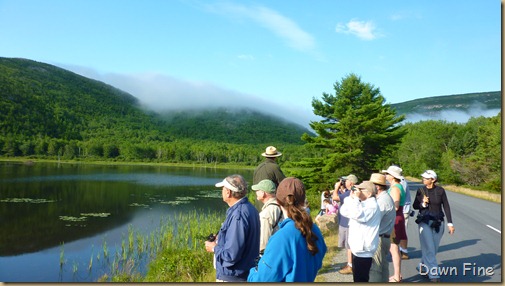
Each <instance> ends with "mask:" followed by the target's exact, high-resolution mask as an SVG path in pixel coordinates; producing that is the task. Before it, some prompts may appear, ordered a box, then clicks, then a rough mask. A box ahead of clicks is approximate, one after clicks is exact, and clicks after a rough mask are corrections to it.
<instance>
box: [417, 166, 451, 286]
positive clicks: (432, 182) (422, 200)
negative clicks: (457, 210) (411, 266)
mask: <svg viewBox="0 0 505 286" xmlns="http://www.w3.org/2000/svg"><path fill="white" fill-rule="evenodd" d="M421 177H422V178H423V185H424V186H423V187H422V188H419V189H418V190H417V193H416V197H415V200H414V203H413V205H412V206H413V207H414V209H416V210H419V214H418V218H417V219H416V223H418V224H419V225H418V227H419V241H420V242H421V255H422V257H421V264H420V265H419V273H420V274H421V271H422V272H423V273H428V276H429V278H430V280H431V281H432V282H439V281H440V275H439V273H438V269H439V268H438V262H437V257H436V255H437V252H438V247H439V245H440V240H441V239H442V236H443V235H444V217H447V228H448V231H449V234H451V235H452V234H453V233H454V230H455V228H454V225H453V223H452V215H451V207H450V205H449V200H448V199H447V194H446V193H445V190H444V188H442V187H440V186H437V185H436V182H437V181H438V176H437V173H435V171H433V170H427V171H425V172H424V173H423V174H422V175H421ZM442 207H443V208H444V210H443V211H442ZM444 213H445V215H444Z"/></svg>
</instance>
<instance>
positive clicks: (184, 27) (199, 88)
mask: <svg viewBox="0 0 505 286" xmlns="http://www.w3.org/2000/svg"><path fill="white" fill-rule="evenodd" d="M0 57H21V58H28V59H32V60H36V61H40V62H45V63H49V64H54V65H57V66H60V67H63V68H65V69H69V70H72V71H74V72H76V73H79V74H82V75H84V76H87V77H91V78H94V79H98V80H101V81H104V82H106V83H108V84H111V85H113V86H116V87H118V88H120V89H123V90H125V91H127V92H129V93H131V94H133V95H134V96H135V97H137V98H139V99H140V100H141V101H142V102H143V103H144V104H146V105H147V106H150V107H152V108H155V109H157V110H164V109H169V110H170V109H178V108H201V107H213V106H230V107H241V106H248V107H255V108H260V109H262V110H265V111H268V112H272V113H276V114H278V115H280V116H281V117H284V118H290V119H292V120H294V121H296V122H298V123H301V124H303V125H307V124H308V121H309V120H314V119H315V116H314V115H313V114H312V106H311V101H312V98H314V97H315V98H321V95H322V93H323V92H326V93H334V90H333V84H334V83H335V82H336V81H340V80H341V79H342V78H343V77H345V76H346V75H348V74H349V73H355V74H357V75H359V76H361V79H362V81H364V82H368V83H371V84H373V85H374V86H376V87H378V88H379V89H380V91H381V93H382V95H383V96H384V97H385V98H386V101H387V102H389V103H398V102H404V101H408V100H412V99H416V98H423V97H431V96H438V95H450V94H461V93H471V92H486V91H498V90H500V89H501V2H500V1H496V0H480V1H478V0H472V1H454V0H444V1H434V0H431V1H420V0H416V1H400V0H383V1H372V0H369V1H363V0H352V1H351V0H346V1H343V0H326V1H323V0H320V1H305V0H300V1H213V0H208V1H197V0H191V1H184V0H157V1H155V0H144V1H140V0H70V1H69V0H43V1H41V0H32V1H29V0H0Z"/></svg>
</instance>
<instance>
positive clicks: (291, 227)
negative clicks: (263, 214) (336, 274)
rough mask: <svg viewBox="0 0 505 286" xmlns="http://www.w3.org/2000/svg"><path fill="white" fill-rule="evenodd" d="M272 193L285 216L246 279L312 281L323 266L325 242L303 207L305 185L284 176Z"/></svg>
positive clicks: (295, 179) (256, 280) (255, 280)
mask: <svg viewBox="0 0 505 286" xmlns="http://www.w3.org/2000/svg"><path fill="white" fill-rule="evenodd" d="M275 196H276V198H277V203H278V204H279V205H280V207H281V209H282V212H283V213H284V217H285V219H284V220H283V221H282V222H281V224H280V229H279V230H278V231H277V232H276V233H275V234H274V235H273V236H272V237H271V238H270V241H269V242H268V244H267V247H266V249H265V253H264V254H263V256H262V257H261V259H260V260H259V262H258V265H257V266H256V267H254V268H252V269H251V271H250V273H249V277H248V279H247V281H248V282H314V279H315V278H316V275H317V272H318V271H319V269H320V268H321V267H322V265H323V258H324V255H325V254H326V243H325V242H324V238H323V235H322V234H321V231H320V230H319V228H318V227H317V225H316V224H314V223H313V222H312V218H311V217H310V215H309V214H308V213H307V212H306V211H305V209H304V204H305V186H304V185H303V183H302V181H300V180H299V179H297V178H293V177H290V178H286V179H284V180H283V181H282V182H281V183H280V184H279V187H278V188H277V193H276V195H275Z"/></svg>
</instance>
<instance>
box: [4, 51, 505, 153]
mask: <svg viewBox="0 0 505 286" xmlns="http://www.w3.org/2000/svg"><path fill="white" fill-rule="evenodd" d="M475 102H478V103H479V104H481V105H483V106H484V107H485V108H501V92H499V91H497V92H483V93H472V94H462V95H450V96H440V97H429V98H422V99H416V100H412V101H407V102H404V103H398V104H392V107H393V108H396V110H397V112H398V114H409V113H412V112H417V113H426V114H429V113H430V112H434V111H440V110H444V109H462V110H463V109H465V108H466V109H468V108H471V106H472V104H475ZM306 132H307V133H310V131H309V130H308V129H307V128H304V127H302V126H300V125H298V124H296V123H293V122H288V121H285V120H284V119H281V118H279V117H276V116H273V115H265V114H263V113H261V112H259V111H255V110H250V109H239V110H230V109H226V108H224V107H223V108H217V109H211V110H184V111H179V112H166V113H162V114H157V113H154V112H152V111H148V110H145V109H143V108H142V107H141V106H140V103H139V100H138V99H137V98H135V96H134V95H131V94H129V93H127V92H124V91H122V90H119V89H117V88H115V87H113V86H111V85H108V84H105V83H103V82H100V81H96V80H93V79H89V78H86V77H83V76H80V75H77V74H75V73H73V72H70V71H67V70H65V69H62V68H59V67H56V66H52V65H49V64H45V63H40V62H36V61H32V60H28V59H19V58H2V57H0V136H3V137H9V136H10V137H12V136H14V137H19V136H22V137H26V138H35V137H38V138H40V137H45V136H47V137H50V138H59V139H63V140H80V141H83V140H84V141H86V140H100V139H103V138H112V139H114V140H116V141H121V140H131V141H132V142H139V141H142V142H143V141H146V140H147V141H149V140H155V141H173V140H177V139H178V138H186V139H194V140H210V141H216V142H227V143H238V144H272V143H275V142H282V143H292V144H303V142H302V141H301V135H302V134H303V133H306ZM0 147H1V146H0Z"/></svg>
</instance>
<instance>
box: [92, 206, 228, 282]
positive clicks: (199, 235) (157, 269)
mask: <svg viewBox="0 0 505 286" xmlns="http://www.w3.org/2000/svg"><path fill="white" fill-rule="evenodd" d="M223 220H224V213H215V212H202V211H199V210H191V211H185V212H180V213H176V214H175V215H174V216H172V217H168V218H166V217H162V218H160V224H159V227H158V228H157V229H156V230H154V231H152V232H151V233H148V234H143V233H140V232H138V231H137V230H135V229H134V228H133V226H129V227H128V234H127V236H128V237H127V238H125V239H123V240H122V242H121V246H120V247H115V248H113V249H116V251H115V253H109V249H108V247H107V241H105V240H104V242H103V246H102V249H103V254H104V257H107V258H109V257H110V260H111V261H109V259H107V263H108V266H107V265H106V266H105V267H106V268H107V269H108V270H106V271H104V272H106V274H104V275H103V276H102V277H100V278H99V279H98V281H99V282H213V281H215V272H214V268H213V266H212V253H208V252H206V251H205V247H204V242H205V240H206V239H207V236H208V235H209V234H210V233H216V232H217V231H218V230H219V228H220V226H221V223H222V221H223ZM92 258H93V255H92V256H91V259H90V263H89V268H88V269H89V270H91V268H92V267H93V259H92ZM98 260H99V257H98ZM146 272H147V273H146ZM145 273H146V274H145Z"/></svg>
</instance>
